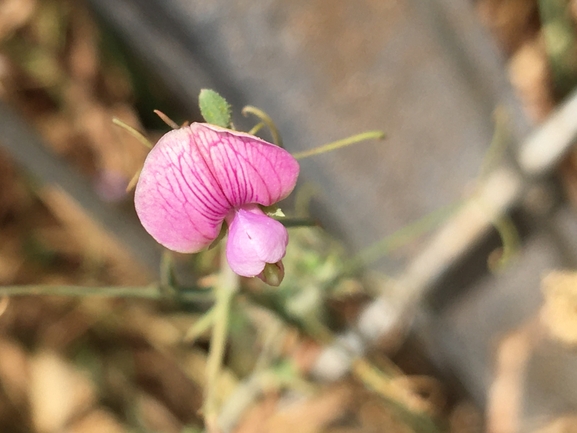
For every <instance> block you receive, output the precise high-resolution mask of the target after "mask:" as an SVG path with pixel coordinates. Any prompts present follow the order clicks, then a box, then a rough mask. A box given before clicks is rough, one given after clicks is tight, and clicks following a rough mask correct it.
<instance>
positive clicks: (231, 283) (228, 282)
mask: <svg viewBox="0 0 577 433" xmlns="http://www.w3.org/2000/svg"><path fill="white" fill-rule="evenodd" d="M238 287H239V278H238V275H236V274H235V273H234V272H233V271H232V269H231V268H230V266H229V265H228V262H227V261H226V256H225V249H224V248H223V249H222V254H221V273H220V278H219V281H218V285H217V286H216V287H215V289H214V290H215V296H216V303H215V306H214V318H213V320H214V324H213V329H212V336H211V340H210V351H209V354H208V360H207V366H206V370H207V371H206V376H207V383H206V389H205V399H204V410H203V412H204V419H205V424H206V427H207V429H208V431H209V432H211V433H218V432H219V431H220V429H219V427H218V410H219V407H218V406H219V401H218V400H219V399H218V379H219V375H220V371H221V369H222V362H223V357H224V350H225V347H226V340H227V336H228V322H229V315H230V305H231V303H232V299H233V298H234V295H235V294H236V292H237V291H238Z"/></svg>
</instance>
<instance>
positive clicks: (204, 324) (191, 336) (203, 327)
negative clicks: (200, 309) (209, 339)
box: [183, 307, 216, 344]
mask: <svg viewBox="0 0 577 433" xmlns="http://www.w3.org/2000/svg"><path fill="white" fill-rule="evenodd" d="M215 313H216V311H215V308H214V307H213V308H211V309H210V310H208V311H207V312H206V313H204V314H203V316H202V317H201V318H200V319H199V320H197V321H196V322H195V323H194V325H192V326H191V327H190V328H189V329H188V331H186V335H185V336H184V338H183V341H184V342H185V343H188V344H192V343H194V342H195V341H196V339H197V338H198V337H199V336H201V335H202V334H204V333H205V332H206V331H207V330H208V329H209V328H210V327H211V326H212V325H213V323H214V318H215Z"/></svg>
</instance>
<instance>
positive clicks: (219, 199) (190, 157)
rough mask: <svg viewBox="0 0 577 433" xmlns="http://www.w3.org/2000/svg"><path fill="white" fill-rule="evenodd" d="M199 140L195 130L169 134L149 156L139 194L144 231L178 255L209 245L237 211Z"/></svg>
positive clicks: (138, 201) (136, 195) (139, 208)
mask: <svg viewBox="0 0 577 433" xmlns="http://www.w3.org/2000/svg"><path fill="white" fill-rule="evenodd" d="M196 140H197V134H196V133H195V130H194V128H190V127H188V128H181V129H176V130H173V131H170V132H168V133H167V134H165V135H164V136H163V137H162V138H161V139H160V140H159V141H158V143H157V144H156V145H155V146H154V148H153V149H152V150H151V151H150V153H149V154H148V156H147V158H146V161H145V162H144V166H143V168H142V173H141V174H140V178H139V180H138V184H137V186H136V191H135V196H134V204H135V208H136V212H137V214H138V217H139V218H140V221H141V222H142V225H143V226H144V228H145V229H146V230H147V231H148V232H149V233H150V235H151V236H152V237H153V238H154V239H156V241H157V242H159V243H160V244H162V245H164V246H165V247H167V248H169V249H171V250H174V251H178V252H188V253H193V252H198V251H200V250H201V249H203V248H205V247H207V246H208V245H209V244H210V243H211V242H212V241H213V240H214V239H215V238H216V237H217V236H218V233H219V231H220V227H221V225H222V221H223V220H224V217H225V216H226V214H227V213H228V212H229V211H230V210H231V208H232V206H231V204H230V203H229V201H228V200H227V198H226V197H225V195H224V194H223V192H222V188H221V187H220V185H219V183H218V181H217V179H216V178H215V177H214V175H213V171H214V168H213V167H212V166H211V164H212V163H211V161H210V160H207V159H206V157H205V155H204V154H203V153H202V152H201V150H200V148H199V146H198V144H197V143H196Z"/></svg>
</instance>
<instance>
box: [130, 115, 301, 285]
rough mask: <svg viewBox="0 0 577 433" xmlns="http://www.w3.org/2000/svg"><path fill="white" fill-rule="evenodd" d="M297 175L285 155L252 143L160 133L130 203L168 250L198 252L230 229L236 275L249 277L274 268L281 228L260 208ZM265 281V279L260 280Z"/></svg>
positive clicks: (197, 126)
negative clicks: (225, 229)
mask: <svg viewBox="0 0 577 433" xmlns="http://www.w3.org/2000/svg"><path fill="white" fill-rule="evenodd" d="M298 173H299V165H298V163H297V161H296V160H295V159H294V158H293V157H292V156H291V155H290V154H289V153H288V152H287V151H285V150H284V149H282V148H280V147H278V146H275V145H273V144H270V143H267V142H266V141H264V140H261V139H259V138H257V137H254V136H252V135H249V134H245V133H242V132H236V131H232V130H228V129H225V128H221V127H218V126H214V125H210V124H206V123H193V124H192V125H190V126H187V127H184V128H181V129H176V130H173V131H170V132H168V133H167V134H165V135H164V136H163V137H162V138H161V139H160V140H159V141H158V143H157V144H156V146H154V148H153V149H152V150H151V151H150V153H149V154H148V157H147V158H146V161H145V162H144V166H143V168H142V173H141V175H140V179H139V181H138V184H137V186H136V192H135V197H134V202H135V207H136V212H137V214H138V217H139V218H140V221H141V222H142V225H143V226H144V228H145V229H146V230H147V231H148V233H150V235H152V237H153V238H154V239H156V241H158V242H159V243H160V244H162V245H163V246H165V247H166V248H168V249H171V250H173V251H178V252H183V253H195V252H198V251H200V250H202V249H204V248H206V247H208V246H209V245H210V244H211V243H212V242H213V241H214V240H215V239H216V238H217V236H218V234H219V232H220V230H221V226H222V223H223V221H226V223H227V225H228V229H229V233H228V240H227V244H226V255H227V259H228V262H229V264H230V266H231V268H232V270H233V271H235V272H236V273H237V274H239V275H242V276H246V277H253V276H258V275H259V274H261V273H262V272H263V270H264V269H265V266H266V265H267V264H277V263H278V264H277V268H278V269H282V263H279V262H280V261H281V259H282V258H283V257H284V255H285V250H286V246H287V243H288V233H287V230H286V228H285V227H284V226H283V225H282V224H281V223H280V222H278V221H276V220H274V219H272V218H270V217H269V216H267V215H266V214H265V213H264V212H263V211H262V210H261V208H260V207H259V205H262V206H270V205H273V204H275V203H276V202H278V201H279V200H282V199H283V198H285V197H286V196H288V195H289V194H290V193H291V191H292V190H293V188H294V187H295V184H296V181H297V177H298ZM261 276H262V275H261Z"/></svg>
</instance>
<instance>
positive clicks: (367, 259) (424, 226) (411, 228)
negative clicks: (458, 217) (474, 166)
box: [341, 202, 462, 276]
mask: <svg viewBox="0 0 577 433" xmlns="http://www.w3.org/2000/svg"><path fill="white" fill-rule="evenodd" d="M461 205H462V203H461V202H458V203H454V204H451V205H449V206H445V207H443V208H441V209H438V210H436V211H433V212H431V213H429V214H427V215H425V216H424V217H423V218H420V219H418V220H417V221H415V222H413V223H410V224H408V225H406V226H404V227H402V228H401V229H399V230H397V231H396V232H394V233H393V234H391V235H390V236H387V237H385V238H384V239H382V240H380V241H378V242H376V243H375V244H373V245H370V246H368V247H367V248H365V249H363V250H362V251H360V252H359V253H358V254H357V255H356V256H355V257H353V258H352V259H351V260H350V261H349V262H348V263H347V264H345V266H344V269H343V271H342V272H341V276H343V275H350V274H352V273H355V272H357V271H358V270H359V269H361V268H362V267H364V266H367V265H368V264H370V263H372V262H374V261H376V260H378V259H380V258H382V257H384V256H386V255H387V254H389V253H390V252H391V251H394V250H395V249H396V248H399V247H400V246H402V245H405V244H407V243H408V242H410V241H411V240H413V239H415V238H417V237H418V236H421V235H423V234H424V233H426V232H428V231H429V230H432V229H433V228H434V227H436V226H437V225H439V224H440V223H441V222H443V221H445V220H446V219H447V218H448V216H449V215H451V214H452V213H454V212H455V211H456V210H457V209H458V208H459V207H460V206H461Z"/></svg>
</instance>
